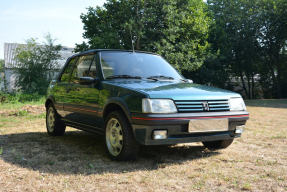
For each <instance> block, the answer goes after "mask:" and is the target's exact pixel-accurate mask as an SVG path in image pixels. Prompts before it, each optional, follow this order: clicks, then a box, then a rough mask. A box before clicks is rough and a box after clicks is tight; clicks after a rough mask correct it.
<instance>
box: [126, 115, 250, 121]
mask: <svg viewBox="0 0 287 192" xmlns="http://www.w3.org/2000/svg"><path fill="white" fill-rule="evenodd" d="M232 117H249V115H232V116H216V117H175V118H142V117H132V119H137V120H145V121H152V120H181V119H214V118H232Z"/></svg>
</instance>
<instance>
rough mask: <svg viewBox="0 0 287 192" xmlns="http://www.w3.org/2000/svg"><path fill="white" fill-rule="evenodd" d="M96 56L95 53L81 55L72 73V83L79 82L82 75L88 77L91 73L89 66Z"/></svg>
mask: <svg viewBox="0 0 287 192" xmlns="http://www.w3.org/2000/svg"><path fill="white" fill-rule="evenodd" d="M93 58H94V55H85V56H81V57H80V58H79V59H78V61H77V63H76V65H75V67H74V69H73V73H72V75H71V79H70V83H78V82H79V79H80V77H87V76H88V74H89V68H90V65H91V62H92V60H93Z"/></svg>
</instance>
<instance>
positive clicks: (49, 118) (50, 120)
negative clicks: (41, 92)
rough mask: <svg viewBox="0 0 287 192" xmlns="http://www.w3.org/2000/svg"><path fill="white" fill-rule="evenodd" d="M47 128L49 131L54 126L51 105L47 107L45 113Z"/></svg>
mask: <svg viewBox="0 0 287 192" xmlns="http://www.w3.org/2000/svg"><path fill="white" fill-rule="evenodd" d="M47 128H48V130H49V132H53V130H54V128H55V113H54V109H53V108H52V107H50V108H49V110H48V113H47Z"/></svg>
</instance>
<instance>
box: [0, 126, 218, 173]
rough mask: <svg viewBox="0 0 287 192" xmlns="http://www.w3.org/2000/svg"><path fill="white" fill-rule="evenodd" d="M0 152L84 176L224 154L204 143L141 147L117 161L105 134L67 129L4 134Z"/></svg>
mask: <svg viewBox="0 0 287 192" xmlns="http://www.w3.org/2000/svg"><path fill="white" fill-rule="evenodd" d="M1 148H2V152H1ZM0 152H1V155H0V158H1V159H3V160H4V161H5V162H6V163H10V164H14V165H17V166H20V167H23V168H27V169H32V170H34V171H39V172H41V173H51V174H82V175H83V174H84V175H87V174H102V173H126V172H133V171H136V170H156V169H161V168H165V167H167V166H169V165H173V164H183V163H186V162H189V161H193V160H196V159H201V158H207V157H210V156H214V155H218V154H220V152H218V151H210V150H207V149H206V148H204V147H203V146H190V145H175V146H141V147H140V150H139V153H138V156H137V159H136V160H134V161H128V162H114V161H111V160H110V159H109V158H108V157H107V156H106V154H105V149H104V144H103V139H102V137H101V136H98V135H94V134H90V133H87V132H82V131H67V132H66V133H65V135H64V136H63V137H51V136H49V135H48V134H47V133H45V132H29V133H19V134H9V135H0Z"/></svg>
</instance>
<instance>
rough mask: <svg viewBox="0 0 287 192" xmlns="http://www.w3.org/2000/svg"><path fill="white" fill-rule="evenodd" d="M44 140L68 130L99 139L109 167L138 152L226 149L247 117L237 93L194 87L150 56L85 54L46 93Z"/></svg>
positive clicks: (74, 58) (69, 62)
mask: <svg viewBox="0 0 287 192" xmlns="http://www.w3.org/2000/svg"><path fill="white" fill-rule="evenodd" d="M45 106H46V109H47V113H46V114H47V115H46V126H47V131H48V134H49V135H52V136H59V135H63V134H64V132H65V129H66V126H70V127H74V128H77V129H81V130H84V131H89V132H92V133H97V134H102V135H103V138H104V141H105V148H106V152H107V154H108V156H109V157H110V158H111V159H112V160H116V161H126V160H132V159H135V157H136V155H137V153H138V150H139V146H140V145H173V144H178V143H190V142H202V143H203V145H204V146H205V147H208V148H214V149H220V148H226V147H228V146H229V145H230V144H231V143H232V142H233V139H234V138H236V137H240V136H241V133H242V132H243V131H244V126H245V124H246V121H247V120H248V119H249V113H248V112H247V111H246V107H245V104H244V101H243V99H242V97H241V96H240V95H239V94H237V93H234V92H231V91H227V90H223V89H218V88H214V87H209V86H204V85H199V84H195V83H193V82H192V80H189V79H185V78H184V77H183V76H182V75H181V74H180V73H179V72H178V71H177V70H175V69H174V68H173V67H172V66H171V65H170V64H169V63H168V62H167V61H166V60H164V59H163V58H162V57H161V56H159V55H157V54H154V53H147V52H138V51H136V52H134V51H125V50H90V51H85V52H82V53H79V54H76V55H74V56H72V57H70V58H69V59H68V60H67V62H66V64H65V66H64V67H63V69H62V70H61V72H60V73H59V74H58V76H57V77H56V79H55V80H53V81H52V82H51V83H50V85H49V87H48V91H47V100H46V103H45Z"/></svg>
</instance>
